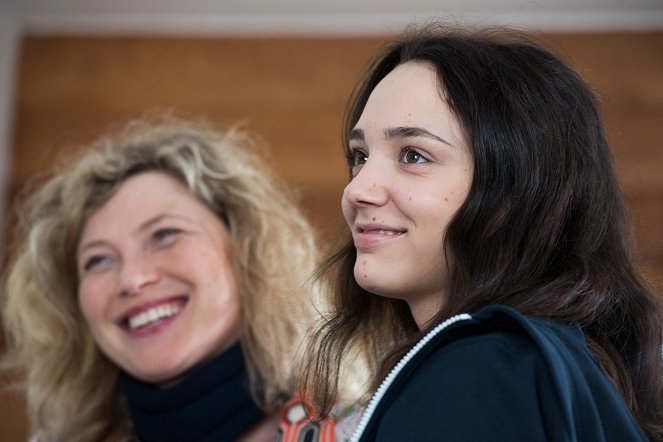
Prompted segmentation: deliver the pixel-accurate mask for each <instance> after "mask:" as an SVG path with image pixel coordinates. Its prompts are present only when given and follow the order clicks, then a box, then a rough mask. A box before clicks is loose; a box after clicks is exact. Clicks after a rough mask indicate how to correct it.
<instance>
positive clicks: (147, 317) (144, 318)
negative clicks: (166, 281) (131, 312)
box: [128, 304, 183, 330]
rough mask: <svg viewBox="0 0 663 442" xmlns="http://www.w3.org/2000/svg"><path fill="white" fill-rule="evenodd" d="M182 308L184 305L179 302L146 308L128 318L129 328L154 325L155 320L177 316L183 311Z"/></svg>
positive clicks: (134, 328)
mask: <svg viewBox="0 0 663 442" xmlns="http://www.w3.org/2000/svg"><path fill="white" fill-rule="evenodd" d="M182 309H183V306H181V305H179V304H166V305H159V306H156V307H152V308H151V309H149V310H145V311H143V312H140V313H139V314H137V315H135V316H132V317H130V318H129V320H128V323H129V328H130V329H131V330H136V329H137V328H141V327H146V326H148V325H152V324H154V323H155V322H158V321H161V320H163V319H166V318H170V317H172V316H175V315H176V314H178V313H179V312H181V311H182Z"/></svg>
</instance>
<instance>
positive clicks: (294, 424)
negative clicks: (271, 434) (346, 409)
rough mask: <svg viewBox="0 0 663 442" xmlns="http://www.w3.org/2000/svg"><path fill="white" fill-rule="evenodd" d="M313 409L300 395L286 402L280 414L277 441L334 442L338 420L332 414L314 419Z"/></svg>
mask: <svg viewBox="0 0 663 442" xmlns="http://www.w3.org/2000/svg"><path fill="white" fill-rule="evenodd" d="M311 409H312V408H311V407H310V405H309V404H308V403H307V402H305V401H303V400H302V399H301V398H300V397H295V398H293V399H292V400H290V401H289V402H288V403H287V404H285V406H284V407H283V408H282V409H281V413H280V414H279V430H278V434H277V437H276V442H334V441H335V426H336V420H335V419H334V418H333V417H331V416H330V417H327V418H325V419H323V420H320V421H314V420H313V419H312V415H313V413H311V412H310V411H309V410H311Z"/></svg>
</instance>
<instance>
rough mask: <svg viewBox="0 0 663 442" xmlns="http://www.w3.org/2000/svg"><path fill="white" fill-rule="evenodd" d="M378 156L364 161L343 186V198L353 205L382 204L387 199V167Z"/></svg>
mask: <svg viewBox="0 0 663 442" xmlns="http://www.w3.org/2000/svg"><path fill="white" fill-rule="evenodd" d="M383 163H384V161H382V162H381V161H380V159H379V158H375V159H373V158H370V157H369V158H368V159H367V160H366V163H364V165H362V166H361V169H360V170H359V172H358V173H357V175H355V176H354V177H353V178H352V180H351V181H350V182H349V183H348V184H347V186H345V189H344V191H343V199H345V200H346V201H347V202H348V203H350V204H352V205H354V206H358V207H361V206H382V205H384V204H386V203H387V201H388V200H389V189H388V187H389V186H388V182H389V168H388V166H387V165H386V164H383Z"/></svg>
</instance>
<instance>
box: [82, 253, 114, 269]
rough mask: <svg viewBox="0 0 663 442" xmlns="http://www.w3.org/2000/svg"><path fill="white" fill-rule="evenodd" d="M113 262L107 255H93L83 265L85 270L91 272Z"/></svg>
mask: <svg viewBox="0 0 663 442" xmlns="http://www.w3.org/2000/svg"><path fill="white" fill-rule="evenodd" d="M110 263H111V259H110V258H109V257H108V256H105V255H95V256H91V257H89V258H88V259H87V261H85V265H83V270H85V271H86V272H89V271H91V270H97V269H99V268H101V267H104V266H108V265H110Z"/></svg>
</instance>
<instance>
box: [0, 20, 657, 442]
mask: <svg viewBox="0 0 663 442" xmlns="http://www.w3.org/2000/svg"><path fill="white" fill-rule="evenodd" d="M546 38H547V39H548V40H549V41H550V43H551V44H552V45H553V47H554V48H556V50H557V52H559V53H561V54H562V55H563V56H565V57H566V58H567V59H568V60H570V61H571V62H572V63H573V64H574V65H575V66H576V67H577V68H578V69H579V70H580V72H581V73H582V74H583V75H584V76H585V78H586V79H587V80H588V81H589V82H590V84H592V85H593V87H594V88H595V89H596V90H597V92H598V93H600V94H601V96H602V100H603V106H604V113H605V118H606V123H607V127H608V133H609V138H610V141H611V143H612V146H613V149H614V153H615V158H616V161H617V167H618V170H619V173H620V178H621V181H622V185H623V187H624V191H625V193H626V196H627V198H628V202H629V205H630V208H631V210H632V213H633V219H634V222H635V229H636V236H637V240H638V245H639V249H640V252H641V256H642V262H643V265H644V266H645V268H646V272H647V274H648V275H649V276H650V278H651V279H652V281H654V282H655V283H656V284H657V285H658V287H663V146H662V145H661V140H663V55H662V54H663V33H661V32H655V33H601V34H555V35H547V36H546ZM384 40H385V39H384V38H352V39H345V38H306V39H305V38H276V39H275V38H271V39H260V38H253V39H251V38H241V39H230V38H224V39H212V38H209V39H205V38H191V39H188V38H107V37H104V38H102V37H96V38H83V37H75V38H74V37H71V38H46V37H42V38H26V39H25V40H24V41H23V47H22V57H21V66H20V71H19V75H18V79H19V84H18V93H17V95H16V96H17V102H16V120H15V127H14V137H13V139H14V148H15V149H14V159H15V164H14V166H13V179H12V182H11V189H12V195H11V196H13V192H14V191H16V190H17V189H20V188H22V187H23V186H24V185H25V183H26V182H27V181H28V180H30V179H32V178H33V177H34V176H35V175H36V174H44V173H48V171H49V170H50V169H51V167H52V165H53V164H54V162H56V159H57V158H59V157H60V156H61V155H62V154H63V152H66V151H68V150H72V149H73V150H76V149H79V148H80V146H83V145H84V144H85V143H87V142H89V141H90V140H92V139H94V138H95V137H96V136H98V135H99V134H101V133H103V132H106V131H107V130H109V129H112V128H113V127H117V125H118V124H119V123H121V122H123V121H126V120H128V119H130V118H133V117H137V116H140V115H142V114H143V113H144V112H145V111H146V110H151V109H163V108H173V109H176V110H178V111H180V113H183V114H185V115H191V116H194V117H195V116H202V117H205V118H207V119H208V120H210V121H211V122H212V123H214V124H215V125H218V126H221V127H223V126H227V125H229V124H232V123H234V122H243V123H244V124H245V127H247V128H248V129H249V130H250V131H252V132H253V133H255V134H257V135H258V136H260V137H261V138H263V139H264V140H266V142H267V143H268V146H269V152H270V157H271V161H272V162H273V165H274V166H275V168H276V169H277V170H278V172H279V173H280V174H281V175H282V176H283V177H284V178H285V179H286V181H287V182H288V183H289V184H291V185H292V186H294V187H296V188H297V189H298V190H299V192H300V193H301V196H302V204H303V205H304V207H305V210H306V213H307V214H308V215H309V216H310V217H311V219H312V221H313V222H314V224H315V225H316V227H318V228H319V229H320V231H321V232H322V233H321V234H322V235H323V236H330V235H332V234H333V232H335V231H336V229H337V226H339V225H340V224H341V221H342V218H341V215H340V207H339V199H340V195H341V191H342V188H343V186H344V183H345V181H346V171H345V166H344V158H343V155H342V150H341V145H340V131H341V116H342V113H343V109H344V106H345V102H346V99H347V97H348V95H349V93H350V91H351V89H352V87H353V85H354V82H355V80H356V79H357V77H358V75H359V73H360V72H361V71H362V68H363V67H364V65H365V63H366V61H367V60H368V57H369V54H371V53H372V52H373V51H374V50H375V49H376V48H377V47H378V46H379V45H380V44H381V43H382V42H383V41H384ZM26 437H27V426H26V423H25V417H24V415H23V412H22V407H21V405H20V402H15V401H14V400H13V399H12V400H7V396H6V395H5V396H2V397H0V440H3V441H24V440H26Z"/></svg>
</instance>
